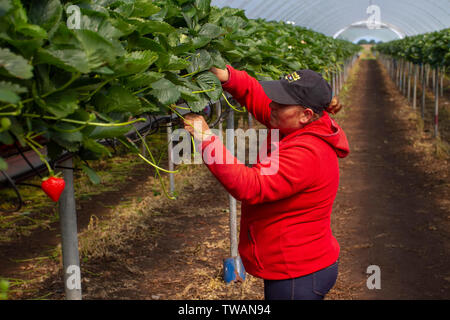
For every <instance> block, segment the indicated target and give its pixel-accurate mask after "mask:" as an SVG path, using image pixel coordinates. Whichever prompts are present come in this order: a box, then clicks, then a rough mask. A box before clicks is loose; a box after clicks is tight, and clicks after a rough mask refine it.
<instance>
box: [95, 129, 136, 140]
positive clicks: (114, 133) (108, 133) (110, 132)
mask: <svg viewBox="0 0 450 320" xmlns="http://www.w3.org/2000/svg"><path fill="white" fill-rule="evenodd" d="M131 129H133V126H120V127H95V129H94V130H93V131H92V132H91V134H90V135H89V138H91V139H105V138H115V137H121V136H123V135H124V134H126V133H128V132H129V131H130V130H131Z"/></svg>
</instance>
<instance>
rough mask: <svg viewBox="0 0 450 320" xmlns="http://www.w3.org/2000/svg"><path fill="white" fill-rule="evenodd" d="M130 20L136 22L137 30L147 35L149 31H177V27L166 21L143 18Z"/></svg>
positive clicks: (132, 22) (129, 20)
mask: <svg viewBox="0 0 450 320" xmlns="http://www.w3.org/2000/svg"><path fill="white" fill-rule="evenodd" d="M128 22H129V23H131V24H134V25H135V26H136V27H137V31H138V32H139V33H140V34H141V35H146V34H149V33H157V32H160V33H171V32H175V31H176V29H175V28H174V27H172V26H171V25H170V24H168V23H167V22H164V21H155V20H145V19H142V18H130V19H128Z"/></svg>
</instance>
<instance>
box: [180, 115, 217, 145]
mask: <svg viewBox="0 0 450 320" xmlns="http://www.w3.org/2000/svg"><path fill="white" fill-rule="evenodd" d="M184 129H185V130H187V131H188V132H189V133H190V134H191V135H192V136H194V138H195V139H197V140H199V141H203V140H205V139H207V138H209V137H210V136H212V131H211V129H210V128H209V126H208V124H207V123H206V121H205V118H203V116H200V115H198V114H195V113H188V114H187V115H185V116H184Z"/></svg>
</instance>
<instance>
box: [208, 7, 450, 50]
mask: <svg viewBox="0 0 450 320" xmlns="http://www.w3.org/2000/svg"><path fill="white" fill-rule="evenodd" d="M211 4H212V5H215V6H218V7H225V6H229V7H232V8H240V9H243V10H245V13H246V15H247V16H248V17H249V18H252V19H255V18H263V19H266V20H269V21H270V20H275V21H285V22H289V23H295V25H298V26H302V27H306V28H309V29H311V30H314V31H317V32H321V33H323V34H325V35H327V36H333V37H335V38H337V37H338V38H342V39H346V40H349V41H354V42H357V41H358V40H359V39H361V38H375V39H377V40H378V41H389V40H393V39H398V38H403V37H405V36H412V35H417V34H422V33H426V32H431V31H436V30H441V29H445V28H448V27H450V19H449V14H450V12H449V1H448V0H428V1H417V0H398V1H389V0H378V1H364V0H363V1H362V0H341V1H327V0H303V1H299V0H287V1H265V0H213V1H212V2H211Z"/></svg>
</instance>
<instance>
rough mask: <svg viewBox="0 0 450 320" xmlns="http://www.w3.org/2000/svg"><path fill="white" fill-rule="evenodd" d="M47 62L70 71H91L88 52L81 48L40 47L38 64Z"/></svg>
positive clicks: (37, 56) (37, 57) (37, 58)
mask: <svg viewBox="0 0 450 320" xmlns="http://www.w3.org/2000/svg"><path fill="white" fill-rule="evenodd" d="M41 63H47V64H51V65H54V66H57V67H59V68H61V69H64V70H66V71H69V72H81V73H88V72H89V71H90V68H89V61H88V57H87V55H86V52H84V51H83V50H79V49H57V48H55V47H52V46H50V47H48V48H47V49H38V52H37V55H36V64H41Z"/></svg>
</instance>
